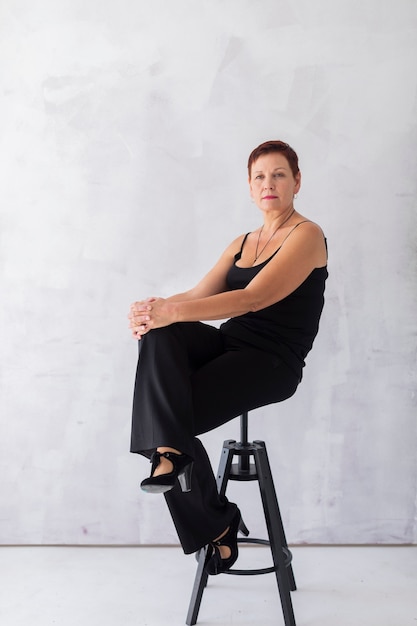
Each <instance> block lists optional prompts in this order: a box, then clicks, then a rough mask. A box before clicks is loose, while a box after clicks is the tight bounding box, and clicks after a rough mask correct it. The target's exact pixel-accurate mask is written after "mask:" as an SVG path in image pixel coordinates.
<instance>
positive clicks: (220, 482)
mask: <svg viewBox="0 0 417 626" xmlns="http://www.w3.org/2000/svg"><path fill="white" fill-rule="evenodd" d="M234 443H236V441H235V440H234V439H227V440H226V441H224V442H223V449H222V453H221V455H220V461H219V469H218V470H217V476H216V482H217V491H218V492H219V494H220V495H221V496H224V494H225V493H226V487H227V483H228V481H229V476H230V468H231V466H232V461H233V456H234V449H233V447H232V446H233V444H234Z"/></svg>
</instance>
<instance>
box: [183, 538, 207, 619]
mask: <svg viewBox="0 0 417 626" xmlns="http://www.w3.org/2000/svg"><path fill="white" fill-rule="evenodd" d="M206 558H207V546H206V547H205V548H202V550H200V554H199V557H198V565H197V572H196V575H195V579H194V587H193V591H192V593H191V600H190V605H189V607H188V613H187V619H186V621H185V623H186V624H187V625H188V626H193V625H194V624H196V623H197V617H198V612H199V610H200V605H201V600H202V597H203V591H204V588H205V586H206V585H207V579H208V574H207V572H206V569H205V565H206Z"/></svg>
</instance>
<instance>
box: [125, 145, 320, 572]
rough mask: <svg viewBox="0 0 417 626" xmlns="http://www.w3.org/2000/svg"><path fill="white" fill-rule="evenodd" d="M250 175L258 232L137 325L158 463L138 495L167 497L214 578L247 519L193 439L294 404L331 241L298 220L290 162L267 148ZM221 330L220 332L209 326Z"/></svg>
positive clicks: (134, 311)
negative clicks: (259, 410)
mask: <svg viewBox="0 0 417 626" xmlns="http://www.w3.org/2000/svg"><path fill="white" fill-rule="evenodd" d="M248 173H249V189H250V194H251V196H252V198H253V200H254V202H255V204H256V205H257V206H258V208H259V209H260V211H261V213H262V216H263V223H262V225H261V226H260V227H259V228H258V229H257V230H255V231H254V232H250V233H248V234H245V235H240V236H239V237H237V239H235V240H234V241H233V242H232V243H231V244H230V245H229V246H228V247H227V248H226V250H225V251H224V252H223V254H222V255H221V257H220V259H219V260H218V261H217V263H216V265H215V266H214V267H213V269H212V270H211V271H209V273H208V274H207V275H206V276H205V277H204V278H203V279H202V280H201V281H200V282H199V283H198V284H197V285H196V286H195V287H194V288H193V289H191V290H190V291H186V292H185V293H180V294H177V295H174V296H171V297H170V298H167V299H164V298H155V297H152V298H147V299H146V300H140V301H138V302H135V303H134V304H133V305H132V306H131V309H130V314H129V318H130V328H131V329H132V333H133V337H134V338H135V339H139V340H140V344H139V346H140V347H139V361H138V369H137V374H136V384H135V393H134V402H133V424H132V443H131V451H132V452H135V453H139V454H143V455H145V456H148V457H150V458H151V461H152V469H151V475H150V476H149V478H146V479H145V480H143V481H142V483H141V486H142V489H144V490H145V491H148V492H151V493H152V492H153V493H164V494H165V498H166V500H167V503H168V506H169V509H170V512H171V515H172V518H173V521H174V524H175V526H176V529H177V532H178V536H179V538H180V541H181V544H182V547H183V550H184V552H185V553H186V554H189V553H191V552H195V551H197V550H199V549H200V548H202V547H203V546H206V545H208V546H209V547H210V549H209V550H208V551H207V555H208V557H207V565H206V567H207V571H208V572H209V573H210V574H218V573H220V572H224V571H226V570H228V569H229V568H230V567H231V566H232V565H233V563H234V562H235V561H236V559H237V556H238V549H237V533H238V530H239V526H240V525H241V518H240V512H239V509H238V508H237V506H236V505H235V504H233V503H231V502H229V501H228V500H227V498H226V497H224V496H222V497H221V496H219V495H218V493H217V488H216V481H215V478H214V475H213V471H212V468H211V465H210V462H209V459H208V457H207V454H206V452H205V450H204V448H203V446H202V444H201V442H200V440H199V439H197V435H200V434H202V433H205V432H207V431H209V430H211V429H213V428H216V427H217V426H219V425H220V424H223V423H225V422H227V421H229V420H231V419H232V418H234V417H236V416H237V415H240V414H241V413H242V412H243V411H249V410H251V409H254V408H256V407H260V406H264V405H266V404H270V403H274V402H280V401H282V400H285V399H286V398H289V397H290V396H292V395H293V393H294V392H295V390H296V388H297V386H298V384H299V382H300V380H301V377H302V368H303V366H304V359H305V356H306V355H307V353H308V352H309V350H310V349H311V347H312V344H313V340H314V337H315V336H316V334H317V331H318V323H319V319H320V315H321V311H322V308H323V303H324V299H323V293H324V285H325V280H326V278H327V269H326V263H327V252H326V242H325V239H324V236H323V233H322V231H321V229H320V228H319V226H317V225H316V224H314V223H313V222H311V221H310V220H308V219H306V218H304V217H303V216H302V215H300V214H299V213H298V212H297V211H296V210H295V208H294V196H295V195H296V194H297V192H298V190H299V189H300V183H301V174H300V171H299V168H298V157H297V155H296V153H295V152H294V150H293V149H292V148H291V147H290V146H289V145H288V144H286V143H284V142H281V141H268V142H266V143H263V144H261V145H260V146H258V147H257V148H255V150H253V152H252V153H251V155H250V157H249V162H248ZM225 318H230V319H229V320H228V321H227V322H225V323H223V324H222V325H221V326H220V328H219V329H217V328H215V327H213V326H211V325H208V324H203V323H202V320H217V319H225ZM177 478H178V481H177Z"/></svg>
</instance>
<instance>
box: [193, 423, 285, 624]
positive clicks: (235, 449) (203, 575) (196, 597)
mask: <svg viewBox="0 0 417 626" xmlns="http://www.w3.org/2000/svg"><path fill="white" fill-rule="evenodd" d="M240 419H241V421H240V438H241V440H240V441H239V442H237V441H235V440H233V439H228V440H226V441H225V442H224V443H223V450H222V454H221V457H220V464H219V470H218V473H217V489H218V491H219V493H220V494H221V495H224V494H225V492H226V487H227V483H228V481H229V480H240V481H247V480H257V481H258V483H259V490H260V494H261V499H262V504H263V509H264V514H265V520H266V527H267V530H268V537H269V539H249V538H247V537H244V538H239V540H238V541H239V543H254V544H261V545H268V546H270V548H271V553H272V560H273V564H274V565H273V567H265V568H262V569H245V570H241V569H230V570H228V571H227V572H225V573H226V574H232V575H237V576H255V575H257V574H269V573H272V572H275V575H276V578H277V584H278V591H279V595H280V599H281V606H282V612H283V615H284V623H285V626H296V624H295V618H294V611H293V607H292V602H291V593H290V592H291V591H295V590H296V589H297V587H296V584H295V579H294V573H293V569H292V565H291V561H292V554H291V552H290V550H289V549H288V545H287V540H286V538H285V532H284V526H283V524H282V518H281V513H280V510H279V506H278V500H277V496H276V493H275V487H274V481H273V478H272V473H271V467H270V465H269V460H268V455H267V452H266V445H265V442H264V441H253V442H249V441H248V414H247V412H246V413H243V414H242V416H241V418H240ZM235 455H236V456H237V457H238V462H237V463H232V461H233V457H234V456H235ZM250 457H253V459H254V462H252V463H251V460H250ZM206 553H207V548H203V549H202V550H200V552H199V553H198V554H197V561H198V565H197V572H196V576H195V579H194V587H193V591H192V594H191V600H190V605H189V607H188V614H187V620H186V623H187V624H188V626H193V624H196V623H197V617H198V612H199V609H200V604H201V600H202V597H203V592H204V588H205V586H206V585H207V580H208V574H207V572H206V571H205V567H204V565H205V561H206Z"/></svg>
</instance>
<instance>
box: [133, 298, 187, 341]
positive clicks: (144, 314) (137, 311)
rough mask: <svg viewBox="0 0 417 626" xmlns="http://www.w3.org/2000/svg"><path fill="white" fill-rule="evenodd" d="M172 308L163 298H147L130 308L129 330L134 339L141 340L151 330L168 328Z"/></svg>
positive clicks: (172, 318) (172, 320) (171, 317)
mask: <svg viewBox="0 0 417 626" xmlns="http://www.w3.org/2000/svg"><path fill="white" fill-rule="evenodd" d="M174 308H175V307H174V306H173V304H172V303H170V302H168V301H167V300H165V299H164V298H147V299H146V300H139V301H138V302H134V303H133V304H132V305H131V307H130V313H129V315H128V318H129V320H130V324H129V328H131V330H132V336H133V338H134V339H142V337H143V335H146V333H148V332H149V331H150V330H152V329H153V328H162V327H163V326H169V324H172V323H173V322H174V321H175V319H174Z"/></svg>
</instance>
